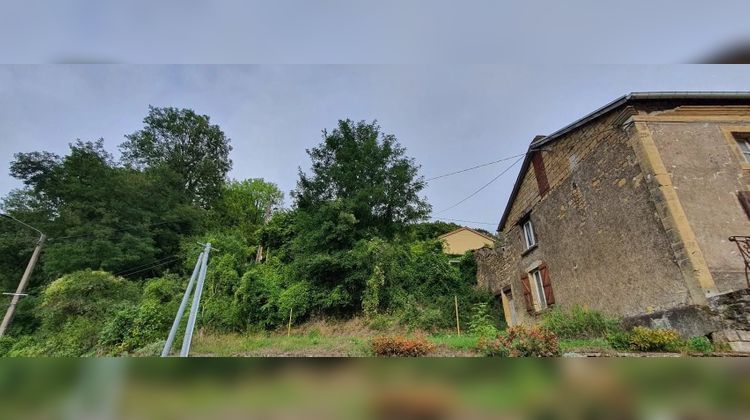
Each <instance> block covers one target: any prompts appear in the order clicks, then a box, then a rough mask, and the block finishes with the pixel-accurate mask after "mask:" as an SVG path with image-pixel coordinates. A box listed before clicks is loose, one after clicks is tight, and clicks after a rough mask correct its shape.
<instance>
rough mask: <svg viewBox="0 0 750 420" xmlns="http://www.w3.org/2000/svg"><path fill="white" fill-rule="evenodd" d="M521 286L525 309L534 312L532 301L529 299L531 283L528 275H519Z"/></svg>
mask: <svg viewBox="0 0 750 420" xmlns="http://www.w3.org/2000/svg"><path fill="white" fill-rule="evenodd" d="M521 287H523V301H524V302H526V311H528V312H529V313H532V312H534V302H533V301H532V300H531V299H532V298H531V285H530V284H529V275H528V274H524V275H523V277H521Z"/></svg>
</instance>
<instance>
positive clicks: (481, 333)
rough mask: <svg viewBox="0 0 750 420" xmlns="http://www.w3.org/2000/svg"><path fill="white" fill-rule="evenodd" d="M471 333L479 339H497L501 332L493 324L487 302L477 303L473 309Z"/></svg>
mask: <svg viewBox="0 0 750 420" xmlns="http://www.w3.org/2000/svg"><path fill="white" fill-rule="evenodd" d="M469 332H470V333H471V334H473V335H475V336H477V337H487V338H492V337H497V334H498V332H499V331H498V329H497V327H496V326H495V323H494V322H492V315H490V309H489V305H488V304H487V303H486V302H480V303H475V304H474V306H473V307H472V310H471V320H470V321H469Z"/></svg>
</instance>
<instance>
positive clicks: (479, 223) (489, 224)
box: [430, 217, 497, 226]
mask: <svg viewBox="0 0 750 420" xmlns="http://www.w3.org/2000/svg"><path fill="white" fill-rule="evenodd" d="M430 219H433V220H447V221H451V222H461V223H475V224H478V225H488V226H497V223H494V222H477V221H476V220H462V219H451V218H450V217H430Z"/></svg>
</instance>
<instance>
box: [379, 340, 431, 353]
mask: <svg viewBox="0 0 750 420" xmlns="http://www.w3.org/2000/svg"><path fill="white" fill-rule="evenodd" d="M371 346H372V352H373V353H374V354H375V355H376V356H381V357H421V356H426V355H428V354H430V353H432V352H434V351H435V345H434V344H432V343H430V342H429V341H427V340H426V339H425V338H423V337H416V338H406V337H400V336H398V337H385V336H383V337H376V338H373V339H372V342H371Z"/></svg>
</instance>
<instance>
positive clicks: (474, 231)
mask: <svg viewBox="0 0 750 420" xmlns="http://www.w3.org/2000/svg"><path fill="white" fill-rule="evenodd" d="M463 230H466V231H469V232H471V233H473V234H475V235H479V236H481V237H483V238H485V239H487V240H489V241H493V242H494V241H495V238H493V237H492V236H488V235H485V234H484V233H482V232H477V231H476V230H474V229H471V228H467V227H460V228H458V229H456V230H452V231H450V232H448V233H445V234H443V235H440V236H438V239H443V238H447V237H448V236H451V235H454V234H456V233H458V232H461V231H463Z"/></svg>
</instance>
